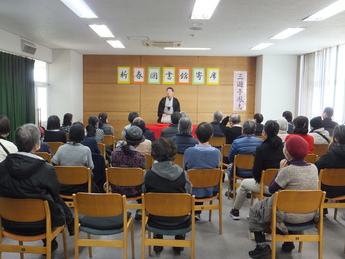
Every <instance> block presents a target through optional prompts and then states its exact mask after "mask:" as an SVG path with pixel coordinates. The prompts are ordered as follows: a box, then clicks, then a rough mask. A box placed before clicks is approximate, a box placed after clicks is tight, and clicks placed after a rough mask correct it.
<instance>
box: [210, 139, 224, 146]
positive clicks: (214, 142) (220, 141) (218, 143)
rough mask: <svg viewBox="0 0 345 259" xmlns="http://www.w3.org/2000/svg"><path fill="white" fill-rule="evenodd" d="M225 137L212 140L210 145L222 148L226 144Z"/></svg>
mask: <svg viewBox="0 0 345 259" xmlns="http://www.w3.org/2000/svg"><path fill="white" fill-rule="evenodd" d="M225 140H226V138H225V137H212V138H211V139H210V145H211V146H212V147H222V146H223V145H224V144H225Z"/></svg>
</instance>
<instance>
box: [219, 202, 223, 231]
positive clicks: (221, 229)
mask: <svg viewBox="0 0 345 259" xmlns="http://www.w3.org/2000/svg"><path fill="white" fill-rule="evenodd" d="M222 214H223V209H222V204H219V235H221V234H222V233H223V215H222Z"/></svg>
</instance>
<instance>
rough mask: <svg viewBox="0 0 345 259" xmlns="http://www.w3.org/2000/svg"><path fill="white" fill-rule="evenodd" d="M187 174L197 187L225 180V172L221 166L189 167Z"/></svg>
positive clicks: (205, 186)
mask: <svg viewBox="0 0 345 259" xmlns="http://www.w3.org/2000/svg"><path fill="white" fill-rule="evenodd" d="M187 174H188V178H189V181H190V182H191V183H192V185H193V187H195V188H207V187H212V186H216V185H221V184H222V180H223V173H222V171H221V169H220V168H213V169H189V170H188V171H187Z"/></svg>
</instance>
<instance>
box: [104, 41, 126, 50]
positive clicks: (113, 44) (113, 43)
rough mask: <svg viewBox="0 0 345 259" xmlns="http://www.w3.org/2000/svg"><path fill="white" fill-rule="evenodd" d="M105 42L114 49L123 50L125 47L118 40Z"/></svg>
mask: <svg viewBox="0 0 345 259" xmlns="http://www.w3.org/2000/svg"><path fill="white" fill-rule="evenodd" d="M107 42H108V43H109V44H110V45H111V46H112V47H113V48H116V49H124V48H125V46H123V44H122V43H121V42H120V41H119V40H107Z"/></svg>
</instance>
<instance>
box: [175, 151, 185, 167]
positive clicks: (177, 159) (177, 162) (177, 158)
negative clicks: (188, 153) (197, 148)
mask: <svg viewBox="0 0 345 259" xmlns="http://www.w3.org/2000/svg"><path fill="white" fill-rule="evenodd" d="M183 157H184V154H176V155H175V160H174V161H173V163H174V164H175V165H179V166H180V167H181V168H183Z"/></svg>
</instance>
